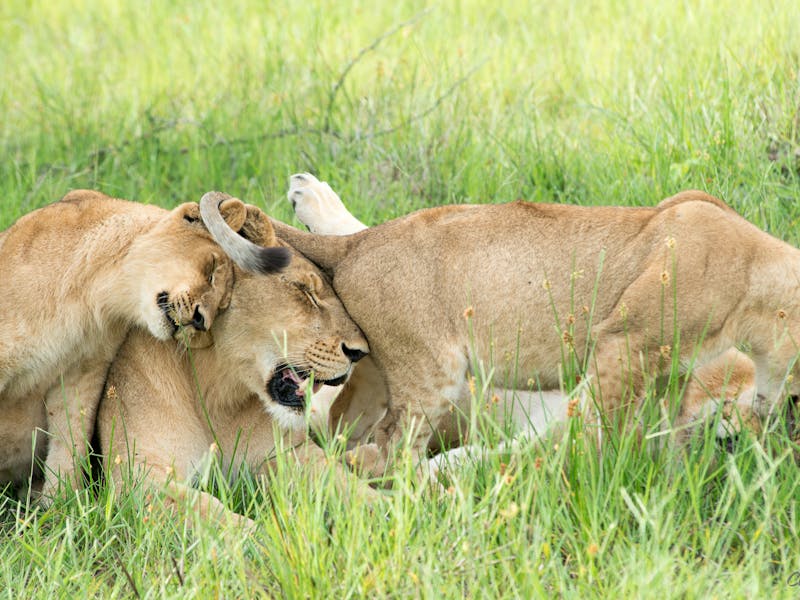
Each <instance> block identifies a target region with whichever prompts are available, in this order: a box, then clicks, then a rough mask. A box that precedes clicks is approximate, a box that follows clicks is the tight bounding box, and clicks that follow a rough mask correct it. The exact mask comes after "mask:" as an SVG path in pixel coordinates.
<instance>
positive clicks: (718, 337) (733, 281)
mask: <svg viewBox="0 0 800 600" xmlns="http://www.w3.org/2000/svg"><path fill="white" fill-rule="evenodd" d="M309 189H313V190H314V192H313V193H309V191H308V190H309ZM326 189H327V190H329V188H327V186H324V185H323V184H320V183H319V182H318V181H317V180H316V179H315V178H313V177H311V176H309V175H302V176H295V177H294V178H293V180H292V192H291V196H290V198H291V199H292V201H293V203H294V204H295V207H296V210H297V212H298V215H301V216H302V217H303V218H305V219H308V216H307V215H309V214H311V215H312V218H313V213H314V211H315V210H316V209H315V208H314V206H313V204H314V203H315V202H318V200H319V198H320V197H324V196H325V195H326V194H327V191H326ZM337 200H338V199H337ZM322 212H323V214H324V208H323V211H322ZM309 220H310V219H309ZM334 222H336V219H334ZM315 225H316V223H315V224H312V228H313V227H314V226H315ZM275 226H276V231H277V232H278V235H279V236H280V237H282V238H283V239H286V240H288V241H289V242H290V243H291V244H292V245H293V246H295V247H296V248H298V249H299V250H300V251H301V252H303V253H304V254H305V255H306V256H308V257H309V259H311V260H312V261H314V262H315V263H317V264H318V265H320V266H321V268H322V269H323V271H324V272H326V273H328V274H329V275H330V276H331V277H332V279H333V286H334V289H335V290H336V292H337V294H338V295H339V297H340V298H341V299H342V302H343V303H344V305H345V307H346V308H347V310H348V312H349V313H350V315H351V316H352V317H353V319H354V320H355V321H356V323H358V324H359V326H360V327H361V329H362V331H364V333H365V335H366V336H367V339H368V340H369V342H370V347H371V350H372V352H371V360H370V361H365V362H364V363H362V365H360V366H359V369H357V370H356V372H355V373H354V376H353V378H352V379H351V380H350V383H349V384H348V385H347V386H346V387H345V389H344V391H343V392H342V395H341V396H340V398H339V399H338V400H337V401H336V403H335V405H334V407H333V415H332V416H333V417H334V418H336V417H337V416H341V415H343V414H345V413H348V411H352V412H350V413H349V414H348V415H346V416H348V417H353V416H354V413H360V412H361V411H363V410H364V409H365V407H367V408H368V407H375V406H377V407H378V410H379V411H380V412H383V413H384V414H383V415H382V416H381V418H380V421H379V422H378V423H377V425H376V426H375V427H374V430H373V433H374V437H375V440H376V442H377V448H376V447H375V446H362V447H360V448H359V452H358V457H359V459H360V460H361V461H363V463H364V464H365V466H366V468H367V470H368V471H369V472H370V473H372V474H380V473H381V472H382V471H383V469H384V468H385V465H386V459H387V458H388V457H389V456H390V455H391V453H392V450H393V448H395V447H397V446H398V445H399V444H400V442H401V440H402V439H403V437H404V436H410V439H411V441H412V450H413V451H415V452H416V453H417V454H418V456H424V455H425V452H426V450H428V449H429V447H431V446H432V445H434V438H435V436H434V435H433V433H434V429H436V428H438V427H439V424H441V423H447V422H448V419H449V418H450V417H449V412H450V410H451V407H452V406H453V405H456V406H463V405H464V404H465V403H467V402H468V401H469V397H470V391H469V383H470V374H471V369H472V366H473V365H475V364H480V363H482V364H485V365H489V364H493V365H494V369H495V372H494V381H495V382H502V385H504V386H505V387H507V388H509V389H512V390H518V391H520V392H525V391H527V390H530V387H529V384H528V381H529V380H533V381H535V382H536V387H540V388H541V389H557V388H558V387H559V378H560V375H561V372H560V371H561V368H562V365H563V364H564V362H565V361H566V360H574V361H575V363H576V364H577V365H579V366H580V367H581V368H582V369H583V370H584V373H583V374H584V376H585V378H588V379H589V381H590V382H591V384H590V389H591V392H592V394H591V395H588V394H587V395H586V397H585V398H584V405H583V406H581V407H580V410H581V411H582V413H583V414H584V415H585V416H586V417H587V418H588V420H589V424H590V425H595V426H596V427H593V428H592V429H593V430H594V431H597V435H598V438H599V437H600V435H601V430H602V429H603V428H605V427H618V426H620V425H622V424H625V423H630V419H631V416H632V415H634V414H635V413H636V411H637V410H638V409H639V408H640V406H639V401H640V399H641V398H642V397H643V394H644V390H645V386H646V385H647V384H648V378H649V377H650V376H651V375H652V376H657V375H659V374H664V373H666V372H668V371H669V370H670V369H672V367H673V364H674V362H678V363H681V364H686V363H688V362H690V360H692V359H696V361H697V363H698V364H701V365H702V364H705V363H708V362H709V361H711V360H712V359H713V358H714V357H717V356H719V355H720V353H722V352H724V351H726V349H729V348H731V347H732V346H734V345H736V344H737V343H739V342H746V343H747V344H749V346H750V347H751V349H752V357H753V361H754V366H755V379H754V380H753V379H752V374H750V375H746V376H744V377H739V376H738V375H736V376H735V378H736V380H737V383H736V384H735V385H733V386H732V387H731V390H730V393H728V392H725V393H718V392H722V390H719V388H717V389H716V390H711V391H712V393H711V397H709V395H708V394H701V399H698V400H697V401H696V402H694V401H693V402H684V405H683V407H682V410H680V411H679V412H678V414H677V416H676V418H675V420H674V423H673V426H674V429H675V430H676V431H678V432H681V431H684V430H687V427H688V426H689V425H690V424H691V423H692V422H693V420H695V419H697V418H700V417H707V416H710V415H711V414H713V413H714V412H715V410H716V407H718V406H722V407H723V408H724V407H726V406H727V407H734V406H735V407H736V411H734V412H737V413H738V414H740V415H741V416H742V419H743V420H744V422H746V423H750V422H752V420H753V419H754V418H759V419H761V418H764V417H766V416H767V415H768V414H770V413H771V412H772V411H774V410H775V408H776V407H777V406H778V405H779V403H781V402H782V400H783V398H784V397H785V396H786V395H787V394H792V395H794V394H797V392H798V391H799V390H800V379H798V377H797V375H798V374H800V373H798V371H800V367H798V366H797V365H796V361H795V358H796V356H797V352H798V347H797V344H796V340H798V339H799V338H798V334H800V300H798V289H797V288H798V286H797V281H798V279H797V275H798V274H800V252H798V251H797V250H796V249H794V248H791V247H790V246H788V245H787V244H785V243H783V242H781V241H779V240H776V239H775V238H772V237H771V236H769V235H767V234H766V233H764V232H762V231H760V230H759V229H757V228H756V227H755V226H753V225H752V224H750V223H748V222H747V221H746V220H744V219H743V218H741V217H740V216H739V215H737V214H736V213H735V212H734V211H733V210H731V209H730V208H729V207H728V206H727V205H725V204H724V203H723V202H721V201H720V200H717V199H716V198H713V197H711V196H709V195H707V194H705V193H703V192H697V191H690V192H683V193H681V194H678V195H677V196H674V197H672V198H669V199H667V200H665V201H663V202H662V203H661V204H659V205H658V206H656V207H652V208H616V207H594V208H587V207H579V206H559V205H545V204H529V203H525V202H514V203H511V204H506V205H482V206H446V207H439V208H433V209H427V210H421V211H418V212H416V213H413V214H411V215H407V216H405V217H401V218H399V219H395V220H393V221H390V222H388V223H384V224H382V225H378V226H376V227H372V228H369V229H366V230H363V231H359V232H356V233H353V234H352V235H347V236H321V235H315V234H311V233H303V232H300V231H297V230H296V229H294V228H292V227H289V226H287V225H283V224H279V223H275ZM212 232H213V229H212ZM221 245H222V246H223V247H225V244H224V243H222V244H221ZM465 317H469V318H465ZM731 352H733V351H731ZM732 358H733V362H734V363H738V361H739V360H740V358H741V355H737V354H735V353H734V354H733V356H732ZM745 360H746V359H745ZM745 364H749V363H745ZM710 368H711V367H710ZM717 368H718V370H717V371H715V372H714V373H713V377H712V379H714V378H716V379H715V380H717V381H725V380H726V377H727V376H725V377H722V376H720V377H718V376H719V375H721V374H722V373H725V372H726V371H727V370H728V363H726V361H725V360H723V361H722V362H721V363H720V364H719V365H718V367H717ZM737 368H738V367H737ZM734 371H735V369H734ZM740 380H741V381H740ZM701 389H702V386H701ZM715 395H716V396H720V395H721V396H722V397H723V399H725V401H724V402H721V403H718V402H716V401H715V399H714V396H715ZM731 395H732V396H733V397H729V396H731ZM382 398H384V399H385V402H384V405H383V406H382V405H381V399H382ZM352 407H355V410H354V411H353V409H352ZM384 407H385V410H384ZM595 409H597V410H595ZM725 410H728V409H725ZM372 412H373V413H374V412H375V411H374V410H373V411H372ZM365 421H369V419H366V420H365ZM601 425H602V426H603V427H601ZM366 427H368V423H363V424H361V423H359V424H357V425H356V432H355V433H356V435H357V436H358V435H359V434H363V433H365V431H364V429H365V428H366Z"/></svg>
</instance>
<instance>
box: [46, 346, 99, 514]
mask: <svg viewBox="0 0 800 600" xmlns="http://www.w3.org/2000/svg"><path fill="white" fill-rule="evenodd" d="M108 366H109V363H108V362H107V361H105V360H97V361H92V362H90V363H85V364H82V365H80V366H79V367H77V368H73V369H71V370H70V371H69V372H68V373H66V374H65V375H64V376H63V378H62V380H61V382H60V383H58V384H56V385H54V386H53V387H52V388H50V390H49V391H48V392H47V394H46V396H45V407H46V411H47V432H48V434H49V436H50V438H49V443H48V448H47V459H46V460H45V468H44V485H43V487H42V497H43V498H45V499H48V498H49V499H52V498H53V497H54V496H55V495H56V492H57V491H58V486H59V480H63V481H65V482H67V483H68V484H69V485H70V486H71V488H72V489H78V487H80V485H81V483H82V480H81V474H80V472H79V473H77V474H76V473H75V471H76V465H80V464H82V463H83V462H85V460H86V457H87V454H88V453H87V449H88V447H89V444H90V442H91V438H92V432H93V431H94V423H95V415H96V412H97V407H98V404H99V403H100V396H101V394H102V392H103V384H104V382H105V378H106V374H107V372H108Z"/></svg>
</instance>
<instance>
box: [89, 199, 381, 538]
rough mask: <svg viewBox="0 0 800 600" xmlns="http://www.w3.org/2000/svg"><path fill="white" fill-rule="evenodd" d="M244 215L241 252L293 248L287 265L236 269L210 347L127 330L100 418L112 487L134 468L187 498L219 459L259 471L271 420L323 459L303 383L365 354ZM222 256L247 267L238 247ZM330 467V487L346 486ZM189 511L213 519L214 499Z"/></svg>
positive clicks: (336, 304)
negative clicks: (311, 436) (274, 269)
mask: <svg viewBox="0 0 800 600" xmlns="http://www.w3.org/2000/svg"><path fill="white" fill-rule="evenodd" d="M223 198H225V196H223V195H221V194H215V193H209V194H206V195H205V196H204V197H203V199H202V200H201V206H203V207H206V208H208V206H206V205H209V206H211V207H212V208H213V211H214V212H215V213H216V214H219V213H218V210H219V209H218V208H217V206H218V204H219V201H220V200H221V199H223ZM247 210H248V219H247V220H246V221H245V225H244V227H243V228H242V229H241V230H240V231H239V235H237V237H241V238H244V239H241V240H240V241H241V242H243V243H242V246H243V247H245V248H247V246H248V244H247V243H244V242H245V240H249V242H252V243H255V244H259V245H262V246H276V245H281V246H282V247H285V248H287V250H290V251H291V252H292V260H291V263H290V265H289V266H288V267H287V268H286V269H285V270H284V271H282V272H281V273H280V274H270V275H253V274H250V273H248V272H247V271H245V270H243V269H241V268H239V267H238V266H235V267H234V270H233V280H234V284H233V289H232V292H231V296H230V304H229V306H228V308H227V309H226V310H225V311H224V312H221V313H220V314H219V315H218V316H217V319H216V321H215V323H214V325H213V327H212V328H211V333H212V335H213V338H214V344H213V345H212V346H209V347H207V348H200V349H193V350H191V352H184V351H182V349H181V344H180V343H176V342H173V341H156V340H154V339H152V337H151V336H148V335H146V334H145V333H143V332H141V331H138V330H136V331H132V332H131V334H130V335H129V336H128V338H127V340H126V341H125V343H124V344H123V346H122V347H121V348H120V350H119V353H118V354H117V356H116V358H115V360H114V363H113V365H112V367H111V369H110V371H109V374H108V380H107V384H106V395H105V397H104V399H103V402H102V403H101V406H100V411H99V414H98V419H97V430H98V434H99V438H100V443H101V447H102V453H103V455H104V456H106V458H107V459H108V461H109V469H111V471H112V474H113V477H114V479H115V480H116V483H117V491H118V492H119V491H120V490H121V489H122V487H121V484H122V482H123V481H124V480H125V477H124V476H123V475H124V474H125V473H127V472H128V471H130V470H132V471H134V472H139V471H140V470H141V472H143V473H144V474H145V476H146V477H147V479H148V481H149V482H150V483H154V484H157V485H163V484H167V485H168V494H169V495H170V496H173V497H174V496H184V495H185V494H186V493H187V492H188V490H189V486H188V485H187V483H188V482H190V481H191V480H192V478H193V477H194V476H195V475H197V474H198V473H199V472H202V469H203V468H204V465H205V464H206V461H208V460H209V459H210V458H212V456H213V454H214V453H216V452H218V453H219V454H220V458H221V461H222V464H223V468H224V469H225V470H226V471H229V472H231V473H232V474H233V475H235V474H236V473H237V472H238V471H239V470H240V468H241V467H242V465H248V466H250V467H251V468H253V469H255V470H256V471H257V470H259V469H262V468H266V467H267V466H268V459H269V458H270V457H272V456H274V451H275V446H276V440H275V439H274V435H273V434H274V428H273V419H274V421H276V422H277V426H278V429H279V431H280V435H281V436H282V437H283V444H282V445H283V446H284V447H286V448H288V449H290V451H292V452H293V453H294V455H295V456H296V457H297V459H298V460H299V461H301V462H310V463H312V464H320V465H322V464H323V462H324V454H323V452H322V450H321V449H320V448H319V447H317V446H314V445H313V444H312V443H308V440H307V433H306V432H307V428H306V420H305V416H304V411H305V390H306V388H307V386H308V385H309V384H310V381H311V378H312V377H313V389H314V390H315V391H319V388H321V387H322V385H323V384H328V385H339V384H341V383H342V382H343V381H344V380H345V379H346V378H347V376H348V375H349V373H350V370H351V367H352V364H353V363H354V362H355V361H357V360H359V359H360V358H361V357H363V356H364V355H365V354H366V353H367V352H368V351H369V347H368V346H367V342H366V340H365V339H364V336H363V335H362V334H361V332H360V331H359V329H358V327H357V326H356V325H355V324H354V323H353V321H352V320H351V319H350V317H349V316H348V315H347V313H346V312H345V310H344V307H343V306H342V304H341V302H340V301H339V299H338V298H337V297H336V295H335V294H334V293H333V290H332V288H331V286H330V283H328V281H327V279H326V278H325V276H324V275H322V274H321V272H320V271H319V269H318V268H317V267H316V266H314V265H313V264H312V263H310V262H309V261H308V260H306V259H305V258H304V257H303V256H302V255H300V254H298V253H297V252H294V251H292V250H291V249H290V248H289V246H287V245H286V244H285V243H284V242H283V241H281V240H276V238H275V235H274V232H273V228H272V226H271V225H270V221H269V219H268V218H267V217H266V215H264V214H263V213H262V212H261V211H260V210H259V209H258V208H256V207H253V206H248V207H247ZM215 226H223V227H228V224H227V223H225V222H224V221H220V223H216V222H215ZM245 252H246V250H245ZM231 256H232V258H234V260H235V261H240V260H246V254H245V255H244V256H243V255H242V254H241V253H240V248H238V247H237V249H236V251H234V252H232V253H231ZM270 417H271V418H270ZM212 446H213V449H212ZM339 469H340V473H339V477H340V479H339V483H340V484H341V485H343V486H344V485H347V480H346V479H345V475H346V470H344V468H343V467H339ZM349 477H351V478H352V476H349ZM353 482H354V483H357V480H355V479H354V478H353ZM363 487H364V488H365V489H364V491H365V492H366V493H367V494H372V495H374V494H375V492H374V491H372V490H369V488H367V487H366V486H363ZM198 504H199V510H200V513H201V514H202V515H203V516H206V517H209V516H219V512H220V511H219V510H218V509H219V508H220V504H219V502H218V501H217V500H216V499H215V498H213V497H212V496H210V495H208V494H205V493H203V494H200V496H199V503H198ZM212 509H214V510H212ZM223 512H224V511H223ZM214 513H216V514H214ZM235 518H236V519H237V520H241V521H244V522H246V523H250V521H249V520H248V519H245V518H243V517H235Z"/></svg>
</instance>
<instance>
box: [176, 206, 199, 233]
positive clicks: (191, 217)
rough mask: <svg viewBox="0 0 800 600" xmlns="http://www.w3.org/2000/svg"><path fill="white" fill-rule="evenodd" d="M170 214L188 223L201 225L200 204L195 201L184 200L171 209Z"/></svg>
mask: <svg viewBox="0 0 800 600" xmlns="http://www.w3.org/2000/svg"><path fill="white" fill-rule="evenodd" d="M170 215H171V216H172V217H174V218H175V219H178V220H180V219H182V220H183V221H184V222H185V223H187V224H189V225H192V226H194V225H196V226H197V227H203V220H202V219H201V218H200V206H199V205H198V204H197V202H185V203H183V204H181V205H180V206H178V207H177V208H174V209H172V212H171V213H170Z"/></svg>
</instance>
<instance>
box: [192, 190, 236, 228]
mask: <svg viewBox="0 0 800 600" xmlns="http://www.w3.org/2000/svg"><path fill="white" fill-rule="evenodd" d="M198 210H199V209H198ZM219 212H220V213H221V214H222V218H223V219H225V222H226V223H227V224H228V225H229V226H230V228H231V229H233V230H234V231H237V232H238V231H240V230H241V229H242V226H243V225H244V223H245V221H246V220H247V209H246V208H245V203H244V202H242V201H241V200H239V199H238V198H228V199H227V200H223V201H222V204H220V205H219Z"/></svg>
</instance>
